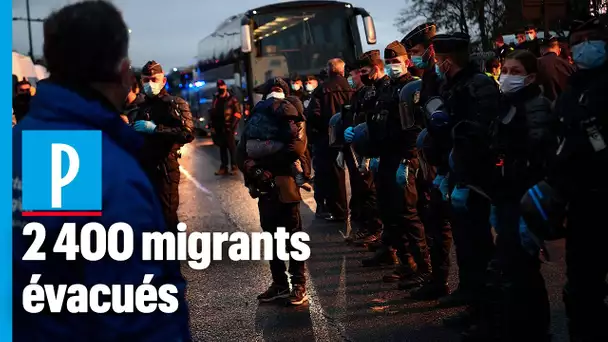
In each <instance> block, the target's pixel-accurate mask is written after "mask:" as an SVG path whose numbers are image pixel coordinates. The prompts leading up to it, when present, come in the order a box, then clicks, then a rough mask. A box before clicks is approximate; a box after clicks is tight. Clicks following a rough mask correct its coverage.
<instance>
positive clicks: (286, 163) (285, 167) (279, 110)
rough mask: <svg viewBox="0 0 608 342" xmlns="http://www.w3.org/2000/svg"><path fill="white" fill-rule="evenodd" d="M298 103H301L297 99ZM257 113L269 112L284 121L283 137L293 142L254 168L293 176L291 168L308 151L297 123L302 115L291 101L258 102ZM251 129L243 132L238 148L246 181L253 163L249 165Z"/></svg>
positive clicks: (239, 159) (246, 128)
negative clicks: (248, 150)
mask: <svg viewBox="0 0 608 342" xmlns="http://www.w3.org/2000/svg"><path fill="white" fill-rule="evenodd" d="M296 101H299V100H297V99H296ZM256 111H268V112H270V113H271V115H273V116H275V117H277V118H278V119H279V120H282V121H283V122H284V123H285V124H284V125H281V126H280V128H281V129H282V130H284V132H281V136H287V137H290V139H291V141H286V143H285V144H284V145H285V146H284V148H283V150H281V151H279V152H277V153H275V154H273V155H272V156H269V157H268V158H264V159H261V160H255V161H254V162H255V163H254V164H255V165H254V167H255V168H261V169H264V170H266V171H268V172H269V173H270V174H272V176H273V177H274V176H291V175H292V170H291V166H292V164H293V162H295V161H296V160H298V159H299V158H300V157H301V156H302V155H303V154H304V151H305V150H306V138H305V135H302V134H301V132H300V129H299V128H298V126H297V124H296V121H300V120H299V119H298V118H299V117H300V114H299V113H298V110H297V109H296V107H295V106H293V105H292V104H291V103H290V102H289V101H286V100H277V99H267V100H264V101H260V102H258V104H257V105H256V107H255V109H254V112H256ZM248 131H249V128H248V127H247V124H246V125H245V129H244V130H243V137H242V139H241V140H240V141H239V145H238V147H237V164H238V166H239V168H240V169H241V171H242V172H243V174H244V176H245V178H246V181H247V178H248V177H249V175H250V174H251V172H252V171H253V170H252V167H253V166H252V165H253V164H252V163H249V164H248V161H249V160H250V158H249V157H248V156H247V145H246V144H247V140H248V139H249V133H248Z"/></svg>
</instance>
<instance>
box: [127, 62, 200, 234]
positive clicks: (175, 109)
mask: <svg viewBox="0 0 608 342" xmlns="http://www.w3.org/2000/svg"><path fill="white" fill-rule="evenodd" d="M141 80H142V83H143V88H144V94H145V95H146V100H145V102H144V103H142V104H141V106H140V108H139V112H138V113H137V115H136V117H135V123H134V125H133V128H134V129H135V130H136V131H138V132H141V133H143V134H146V145H145V147H144V149H143V150H142V158H141V159H142V166H143V168H144V170H145V171H146V173H147V174H148V177H149V178H150V181H151V182H152V184H153V185H154V187H155V188H156V191H157V193H158V196H159V197H160V200H161V204H162V206H163V212H164V215H165V220H166V221H167V227H168V229H170V230H173V231H176V230H177V224H178V223H179V219H178V217H177V208H178V206H179V189H178V188H179V179H180V171H179V162H178V158H179V157H180V154H179V149H180V148H181V146H183V145H184V144H187V143H190V142H191V141H192V140H194V123H193V122H192V114H191V113H190V106H188V103H187V102H186V101H184V100H183V99H182V98H180V97H174V96H171V95H169V93H167V91H166V90H165V84H166V83H167V78H166V77H165V75H164V73H163V69H162V67H161V65H160V64H158V63H157V62H155V61H149V62H148V63H146V65H144V67H143V69H142V71H141Z"/></svg>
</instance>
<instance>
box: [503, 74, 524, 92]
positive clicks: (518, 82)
mask: <svg viewBox="0 0 608 342" xmlns="http://www.w3.org/2000/svg"><path fill="white" fill-rule="evenodd" d="M526 77H528V76H520V75H502V76H500V80H499V82H500V90H502V92H503V93H514V92H516V91H518V90H520V89H522V88H523V87H525V86H526V85H525V81H526Z"/></svg>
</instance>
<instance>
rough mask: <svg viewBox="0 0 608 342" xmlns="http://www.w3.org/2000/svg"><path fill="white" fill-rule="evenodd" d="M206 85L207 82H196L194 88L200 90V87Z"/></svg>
mask: <svg viewBox="0 0 608 342" xmlns="http://www.w3.org/2000/svg"><path fill="white" fill-rule="evenodd" d="M204 85H205V82H202V81H196V82H194V86H195V87H197V88H200V87H202V86H204Z"/></svg>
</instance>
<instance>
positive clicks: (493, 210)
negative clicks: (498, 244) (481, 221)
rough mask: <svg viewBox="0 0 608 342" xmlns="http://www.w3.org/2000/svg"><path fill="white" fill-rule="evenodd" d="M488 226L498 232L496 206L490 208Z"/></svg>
mask: <svg viewBox="0 0 608 342" xmlns="http://www.w3.org/2000/svg"><path fill="white" fill-rule="evenodd" d="M490 224H491V225H492V227H494V229H495V230H496V231H498V217H497V216H496V206H494V205H493V206H492V207H491V208H490Z"/></svg>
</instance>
